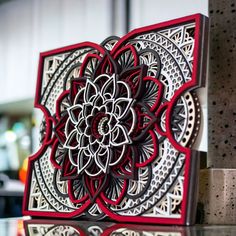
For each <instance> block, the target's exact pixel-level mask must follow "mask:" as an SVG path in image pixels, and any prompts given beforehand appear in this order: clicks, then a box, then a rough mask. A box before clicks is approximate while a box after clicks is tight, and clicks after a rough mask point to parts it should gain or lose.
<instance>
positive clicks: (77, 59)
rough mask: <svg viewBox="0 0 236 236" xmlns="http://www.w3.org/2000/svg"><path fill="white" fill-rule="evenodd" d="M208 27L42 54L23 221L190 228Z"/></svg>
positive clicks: (173, 28) (143, 31) (194, 20)
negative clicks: (35, 140)
mask: <svg viewBox="0 0 236 236" xmlns="http://www.w3.org/2000/svg"><path fill="white" fill-rule="evenodd" d="M206 26H207V18H206V17H204V16H202V15H200V14H196V15H191V16H187V17H184V18H180V19H177V20H172V21H168V22H164V23H160V24H156V25H151V26H147V27H143V28H140V29H136V30H134V31H131V32H130V33H128V34H127V35H125V36H124V37H122V38H118V37H110V38H108V39H106V40H105V41H104V42H102V43H101V44H100V45H98V44H95V43H90V42H84V43H79V44H76V45H72V46H68V47H64V48H60V49H56V50H52V51H48V52H45V53H41V54H40V62H39V71H38V80H37V90H36V98H35V107H36V108H39V109H41V111H42V112H43V113H44V118H43V120H42V122H41V126H40V142H41V147H40V148H39V150H38V152H37V153H36V154H34V155H32V156H31V157H30V158H29V170H28V177H27V183H26V190H25V196H24V206H23V208H24V209H23V211H24V214H25V215H31V216H40V217H58V218H80V219H90V220H101V219H104V218H109V219H112V220H115V221H119V222H143V223H155V224H179V225H184V224H192V223H194V215H195V208H196V197H197V192H196V187H197V181H196V180H197V175H198V162H199V157H198V152H197V151H194V150H192V146H193V143H194V141H195V140H196V138H197V134H198V131H199V129H200V125H201V122H200V121H201V109H200V102H199V99H198V96H197V93H196V89H197V88H199V87H201V86H204V80H205V67H206V61H205V59H204V57H205V56H204V53H205V52H206V51H207V50H206V48H205V47H206V44H207V39H206V38H207V37H206V36H207V34H206V29H207V27H206Z"/></svg>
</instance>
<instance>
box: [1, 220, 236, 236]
mask: <svg viewBox="0 0 236 236" xmlns="http://www.w3.org/2000/svg"><path fill="white" fill-rule="evenodd" d="M0 235H1V236H9V235H10V236H25V235H26V236H56V235H58V236H77V235H80V236H83V235H85V236H86V235H88V236H108V235H112V236H200V235H201V236H226V235H227V236H235V235H236V226H235V225H228V226H226V225H221V226H219V225H195V226H190V227H187V226H186V227H184V226H183V227H180V226H158V225H142V224H120V223H114V222H91V221H79V220H77V221H76V220H73V221H71V220H51V219H30V218H29V217H27V218H25V217H24V218H18V219H16V218H15V219H14V218H8V219H2V220H0Z"/></svg>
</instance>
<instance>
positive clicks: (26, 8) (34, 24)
mask: <svg viewBox="0 0 236 236" xmlns="http://www.w3.org/2000/svg"><path fill="white" fill-rule="evenodd" d="M110 5H111V1H109V0H99V4H96V7H94V1H93V0H70V1H66V0H50V1H48V0H40V1H39V0H12V1H7V2H3V3H2V4H0V29H1V33H0V84H1V86H0V105H1V104H4V103H9V102H12V101H13V102H14V101H18V100H23V99H27V98H33V97H34V94H35V85H36V72H37V65H38V57H39V52H42V51H46V50H50V49H54V48H57V47H62V46H65V45H70V44H74V43H78V42H82V41H93V42H98V43H100V42H101V41H103V40H104V38H106V37H108V36H109V35H110V34H111V31H112V30H111V22H112V21H111V12H110V8H111V6H110Z"/></svg>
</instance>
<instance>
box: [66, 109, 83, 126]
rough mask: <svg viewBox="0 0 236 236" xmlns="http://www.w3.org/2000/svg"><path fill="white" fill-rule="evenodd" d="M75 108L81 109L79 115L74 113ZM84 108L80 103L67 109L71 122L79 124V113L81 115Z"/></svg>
mask: <svg viewBox="0 0 236 236" xmlns="http://www.w3.org/2000/svg"><path fill="white" fill-rule="evenodd" d="M75 110H78V111H79V113H78V116H76V115H75V114H74V112H75ZM82 110H83V107H82V105H80V104H76V105H74V106H71V107H69V108H68V109H67V112H68V114H69V117H70V120H71V122H72V123H73V124H77V123H78V119H79V115H80V113H81V112H82Z"/></svg>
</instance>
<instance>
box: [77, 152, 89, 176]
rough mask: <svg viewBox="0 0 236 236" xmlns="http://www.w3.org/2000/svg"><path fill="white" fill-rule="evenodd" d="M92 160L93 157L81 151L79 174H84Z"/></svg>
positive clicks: (78, 166)
mask: <svg viewBox="0 0 236 236" xmlns="http://www.w3.org/2000/svg"><path fill="white" fill-rule="evenodd" d="M91 160H92V157H91V155H86V152H85V151H84V150H82V149H81V150H80V151H79V153H78V159H77V173H78V174H80V173H81V172H83V170H85V169H86V168H87V167H88V166H89V164H90V163H91Z"/></svg>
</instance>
